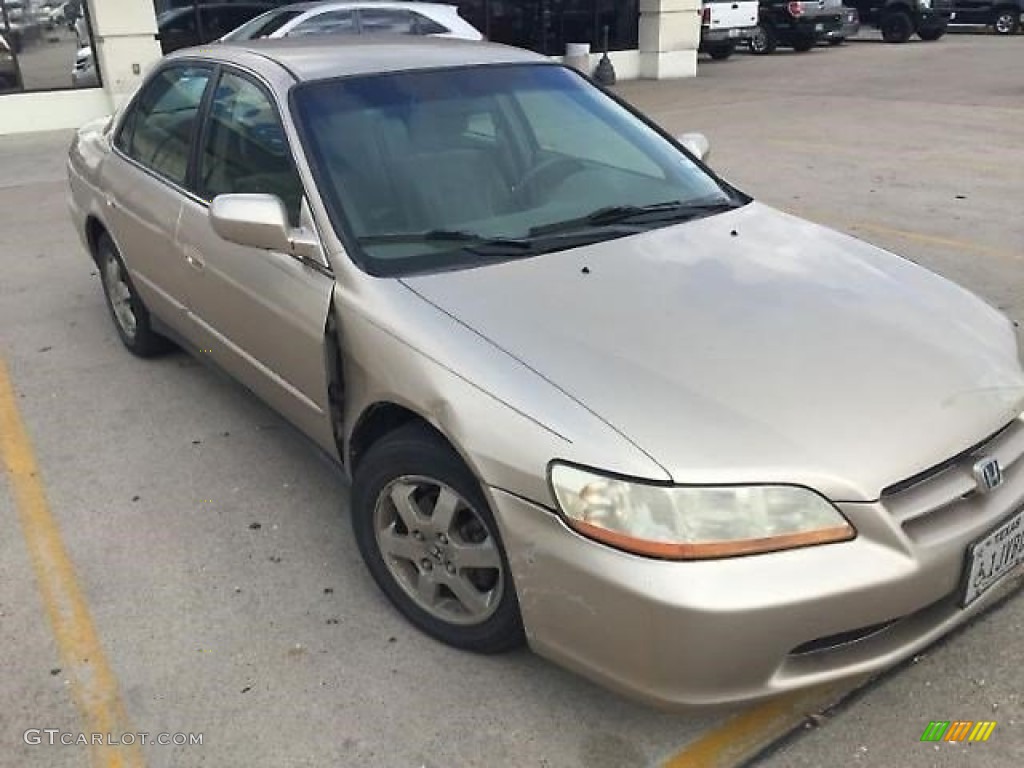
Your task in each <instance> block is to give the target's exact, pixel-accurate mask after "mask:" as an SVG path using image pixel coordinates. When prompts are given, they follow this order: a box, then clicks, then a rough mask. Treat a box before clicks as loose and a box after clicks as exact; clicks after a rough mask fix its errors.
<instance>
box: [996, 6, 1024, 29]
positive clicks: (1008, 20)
mask: <svg viewBox="0 0 1024 768" xmlns="http://www.w3.org/2000/svg"><path fill="white" fill-rule="evenodd" d="M1019 14H1020V11H1019V10H1017V9H1015V8H997V9H996V17H995V19H993V21H992V28H993V29H994V30H995V31H996V34H997V35H1015V34H1017V32H1019V31H1020V15H1019Z"/></svg>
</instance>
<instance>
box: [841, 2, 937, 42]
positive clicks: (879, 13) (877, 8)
mask: <svg viewBox="0 0 1024 768" xmlns="http://www.w3.org/2000/svg"><path fill="white" fill-rule="evenodd" d="M846 2H847V3H848V4H849V5H851V6H853V7H854V8H856V9H857V12H858V13H859V14H860V21H861V24H870V25H871V26H874V27H878V29H879V30H881V32H882V39H883V40H885V41H886V42H887V43H905V42H907V40H909V39H910V38H911V37H912V36H913V34H914V33H915V32H916V33H917V36H918V37H920V38H921V39H922V40H926V41H932V40H938V39H939V38H940V37H942V36H943V35H944V34H946V29H947V28H948V26H949V21H950V18H951V16H952V15H953V0H846Z"/></svg>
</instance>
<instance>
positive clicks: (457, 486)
mask: <svg viewBox="0 0 1024 768" xmlns="http://www.w3.org/2000/svg"><path fill="white" fill-rule="evenodd" d="M352 526H353V529H354V531H355V536H356V542H357V544H358V545H359V552H360V554H361V555H362V556H363V560H364V561H365V563H366V565H367V567H368V568H369V570H370V573H371V574H372V576H373V578H374V580H375V581H376V582H377V585H378V586H379V587H380V588H381V590H382V591H383V592H384V594H385V595H387V597H388V598H389V599H390V600H391V602H392V603H393V604H394V605H395V607H396V608H397V609H398V610H399V611H400V612H401V613H402V614H403V615H404V616H405V617H406V618H407V619H408V620H409V621H410V622H412V623H413V624H414V625H415V626H416V627H418V628H419V629H420V630H422V631H423V632H425V633H426V634H428V635H431V636H432V637H434V638H436V639H438V640H440V641H441V642H443V643H447V644H448V645H452V646H455V647H456V648H462V649H464V650H469V651H476V652H478V653H499V652H501V651H506V650H510V649H512V648H515V647H516V646H518V645H520V644H522V642H523V640H524V633H523V624H522V619H521V618H520V614H519V602H518V600H517V599H516V593H515V587H514V586H513V584H512V576H511V574H510V572H509V566H508V559H507V558H506V556H505V550H504V547H503V545H502V542H501V535H500V534H499V532H498V526H497V523H496V522H495V519H494V516H493V515H492V513H491V510H490V507H489V506H488V504H487V499H486V498H485V497H484V494H483V492H482V491H481V490H480V486H479V484H478V483H477V481H476V479H475V478H474V477H473V475H472V473H471V472H470V471H469V470H468V469H467V468H466V465H465V464H464V463H463V462H462V460H461V458H459V456H458V455H457V454H456V453H455V452H454V451H453V450H452V449H451V447H450V446H449V445H448V444H447V443H445V441H444V440H443V439H441V437H440V436H438V435H437V434H436V433H434V432H433V431H432V430H430V429H429V428H428V427H426V426H425V425H421V424H411V425H408V426H405V427H402V428H400V429H398V430H396V431H394V432H392V433H391V434H389V435H387V436H385V437H384V438H382V439H381V440H380V441H379V442H377V443H375V444H374V445H373V446H372V447H371V448H370V450H369V451H368V452H367V453H366V456H365V458H364V459H363V460H362V461H361V462H360V464H359V467H358V468H357V469H356V472H355V478H354V481H353V485H352Z"/></svg>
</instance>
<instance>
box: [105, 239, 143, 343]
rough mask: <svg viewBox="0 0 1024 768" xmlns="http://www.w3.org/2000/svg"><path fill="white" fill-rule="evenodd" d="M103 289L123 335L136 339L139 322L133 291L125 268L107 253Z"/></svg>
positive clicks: (112, 255) (111, 254)
mask: <svg viewBox="0 0 1024 768" xmlns="http://www.w3.org/2000/svg"><path fill="white" fill-rule="evenodd" d="M102 274H103V287H104V288H106V290H107V296H108V297H109V298H110V308H111V309H112V310H113V312H114V319H115V320H116V321H117V324H118V326H119V327H120V329H121V331H122V333H124V335H125V336H126V337H128V338H129V339H134V338H135V332H136V330H137V328H138V322H137V321H136V318H135V309H134V307H133V306H132V290H131V287H130V286H129V285H128V278H127V276H126V275H125V274H124V267H122V266H121V262H120V261H118V259H117V257H116V256H114V254H113V253H109V252H108V253H107V254H106V255H105V257H104V260H103V270H102Z"/></svg>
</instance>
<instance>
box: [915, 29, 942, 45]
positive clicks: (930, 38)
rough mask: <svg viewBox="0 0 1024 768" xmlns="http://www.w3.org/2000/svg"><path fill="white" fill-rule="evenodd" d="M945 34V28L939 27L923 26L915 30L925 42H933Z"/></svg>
mask: <svg viewBox="0 0 1024 768" xmlns="http://www.w3.org/2000/svg"><path fill="white" fill-rule="evenodd" d="M945 34H946V28H945V27H944V26H941V27H925V28H923V29H919V30H917V36H918V37H920V38H921V39H922V40H924V41H925V42H926V43H933V42H935V41H936V40H938V39H940V38H941V37H943V36H944V35H945Z"/></svg>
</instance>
